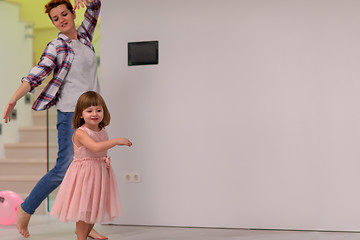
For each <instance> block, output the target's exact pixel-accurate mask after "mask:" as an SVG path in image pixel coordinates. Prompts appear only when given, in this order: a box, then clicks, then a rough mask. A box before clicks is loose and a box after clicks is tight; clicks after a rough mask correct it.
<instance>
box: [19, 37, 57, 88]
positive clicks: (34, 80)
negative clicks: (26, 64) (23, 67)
mask: <svg viewBox="0 0 360 240" xmlns="http://www.w3.org/2000/svg"><path fill="white" fill-rule="evenodd" d="M55 66H56V48H55V46H54V44H53V43H52V42H50V43H49V44H48V45H47V46H46V48H45V50H44V52H43V54H42V56H41V58H40V61H39V63H38V64H37V65H36V66H35V67H33V68H32V69H31V70H30V72H29V74H28V75H27V76H26V77H23V78H22V80H21V81H22V82H23V81H26V82H28V83H29V84H30V87H31V90H30V91H33V90H34V88H35V87H37V86H39V85H41V83H42V81H44V80H45V79H46V78H47V77H48V76H49V75H50V74H51V72H52V71H53V70H54V68H55Z"/></svg>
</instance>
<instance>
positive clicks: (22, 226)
mask: <svg viewBox="0 0 360 240" xmlns="http://www.w3.org/2000/svg"><path fill="white" fill-rule="evenodd" d="M16 218H17V222H16V228H17V229H18V231H19V233H20V234H21V235H23V236H24V237H26V238H28V237H30V234H29V230H28V225H29V221H30V218H31V215H30V214H28V213H27V212H25V211H24V210H23V209H22V208H21V206H20V205H19V206H18V207H17V209H16Z"/></svg>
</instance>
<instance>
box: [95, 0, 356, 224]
mask: <svg viewBox="0 0 360 240" xmlns="http://www.w3.org/2000/svg"><path fill="white" fill-rule="evenodd" d="M359 11H360V2H359V1H351V0H291V1H289V0H270V1H269V0H255V1H254V0H251V1H250V0H248V1H245V0H181V1H180V0H179V1H177V0H146V1H145V0H142V1H141V0H107V1H103V9H102V20H101V21H102V22H101V73H102V75H101V78H102V92H103V95H104V97H105V99H106V100H107V103H108V105H109V108H110V111H111V113H112V123H111V125H110V126H109V128H108V129H109V132H110V136H111V137H117V136H126V137H129V138H130V139H131V140H133V142H134V146H133V147H132V148H131V149H127V148H125V147H122V148H116V149H112V150H111V151H110V154H111V156H112V164H113V167H114V168H115V170H116V174H117V178H118V184H119V188H120V192H121V199H122V204H123V208H124V209H123V212H124V214H123V217H122V218H120V219H117V220H116V221H115V222H116V223H121V224H145V225H166V226H201V227H240V228H273V229H279V228H280V229H322V230H360V224H359V222H360V207H359V202H360V193H359V191H358V188H359V187H358V186H359V183H360V175H359V168H360V150H359V149H360V135H359V134H360V127H359V126H360V112H359V103H360V94H359V89H360V71H359V66H360V31H359V26H360V14H359ZM150 40H158V41H159V45H160V63H159V65H153V66H136V67H134V66H133V67H129V66H127V43H128V42H134V41H150ZM126 172H141V174H142V182H141V183H139V184H129V183H125V182H124V180H123V174H124V173H126Z"/></svg>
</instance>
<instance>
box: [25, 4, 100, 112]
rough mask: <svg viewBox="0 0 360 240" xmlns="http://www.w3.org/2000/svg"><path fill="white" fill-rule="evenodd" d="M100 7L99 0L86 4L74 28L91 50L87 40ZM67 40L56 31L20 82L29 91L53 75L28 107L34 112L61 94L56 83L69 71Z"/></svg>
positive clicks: (70, 56)
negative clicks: (26, 85)
mask: <svg viewBox="0 0 360 240" xmlns="http://www.w3.org/2000/svg"><path fill="white" fill-rule="evenodd" d="M100 7H101V2H100V0H94V1H93V2H92V3H91V4H89V5H88V6H87V9H86V12H85V16H84V21H83V22H82V23H81V26H80V27H79V28H78V29H77V34H78V39H79V40H80V41H81V42H82V43H84V44H85V45H87V46H89V47H90V48H91V49H92V50H94V47H93V46H92V43H91V42H92V38H93V35H94V30H95V26H96V23H97V19H98V17H99V13H100ZM70 42H71V39H70V38H68V37H67V36H65V35H64V34H62V33H61V32H60V33H59V34H58V37H57V38H56V39H54V40H53V41H51V42H50V43H49V44H48V45H47V46H46V48H45V51H44V53H43V54H42V56H41V58H40V61H39V63H38V64H37V65H36V66H35V67H33V68H32V69H31V70H30V73H29V75H28V76H27V77H24V78H22V81H27V82H29V84H30V87H31V91H33V90H34V88H35V87H37V86H39V85H40V84H41V83H42V81H43V80H44V79H45V78H46V77H47V76H49V75H50V74H51V72H54V74H53V78H52V79H51V80H50V81H49V83H48V84H47V85H46V87H45V88H44V90H43V91H42V92H41V93H40V95H39V97H38V98H37V99H36V100H35V102H34V104H33V106H32V108H33V109H34V110H35V111H40V110H45V109H48V108H50V107H52V106H54V105H55V104H56V102H57V101H58V97H59V95H60V94H61V91H59V90H60V86H61V84H62V82H63V81H64V79H65V77H66V75H67V73H68V72H69V69H70V68H71V63H72V61H73V59H74V56H75V53H74V50H73V49H72V48H71V47H70V45H69V43H70Z"/></svg>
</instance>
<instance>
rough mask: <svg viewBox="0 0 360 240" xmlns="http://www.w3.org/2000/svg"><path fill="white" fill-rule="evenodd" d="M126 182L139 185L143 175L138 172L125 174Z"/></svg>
mask: <svg viewBox="0 0 360 240" xmlns="http://www.w3.org/2000/svg"><path fill="white" fill-rule="evenodd" d="M124 181H125V182H126V183H139V182H141V174H140V173H138V172H132V173H125V174H124Z"/></svg>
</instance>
